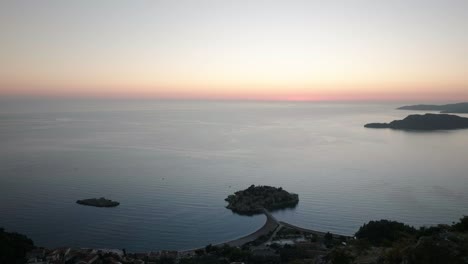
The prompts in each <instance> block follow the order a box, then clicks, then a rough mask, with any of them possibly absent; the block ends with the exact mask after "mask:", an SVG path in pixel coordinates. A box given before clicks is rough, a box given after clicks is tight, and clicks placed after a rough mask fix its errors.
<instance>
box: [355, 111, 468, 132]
mask: <svg viewBox="0 0 468 264" xmlns="http://www.w3.org/2000/svg"><path fill="white" fill-rule="evenodd" d="M364 127H367V128H391V129H399V130H426V131H430V130H451V129H462V128H468V118H465V117H460V116H456V115H448V114H425V115H409V116H407V117H406V118H405V119H403V120H394V121H392V122H390V123H369V124H366V125H365V126H364Z"/></svg>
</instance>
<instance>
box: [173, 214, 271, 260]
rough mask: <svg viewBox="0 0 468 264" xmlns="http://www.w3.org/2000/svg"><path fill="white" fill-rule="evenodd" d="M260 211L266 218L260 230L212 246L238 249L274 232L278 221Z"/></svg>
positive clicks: (185, 251) (183, 252)
mask: <svg viewBox="0 0 468 264" xmlns="http://www.w3.org/2000/svg"><path fill="white" fill-rule="evenodd" d="M262 211H263V214H264V215H265V216H266V221H265V224H263V226H262V227H260V229H258V230H257V231H255V232H253V233H251V234H249V235H246V236H243V237H240V238H237V239H234V240H231V241H227V242H222V243H219V244H216V245H214V246H222V245H229V246H231V247H240V246H242V245H244V244H246V243H249V242H252V241H255V240H256V239H258V238H259V237H261V236H266V235H268V234H269V233H270V232H273V231H275V229H276V228H277V227H278V226H279V225H280V224H279V222H278V220H276V218H275V217H274V216H273V215H271V214H270V212H268V211H267V210H265V209H262ZM200 249H203V248H200ZM196 250H197V249H190V250H183V251H180V253H182V254H190V253H195V251H196Z"/></svg>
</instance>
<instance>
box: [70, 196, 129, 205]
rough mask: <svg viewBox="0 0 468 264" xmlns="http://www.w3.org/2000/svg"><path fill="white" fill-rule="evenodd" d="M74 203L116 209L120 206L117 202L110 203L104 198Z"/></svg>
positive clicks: (110, 201)
mask: <svg viewBox="0 0 468 264" xmlns="http://www.w3.org/2000/svg"><path fill="white" fill-rule="evenodd" d="M76 203H77V204H81V205H88V206H95V207H116V206H118V205H120V203H119V202H116V201H112V200H109V199H106V198H104V197H101V198H91V199H83V200H78V201H76Z"/></svg>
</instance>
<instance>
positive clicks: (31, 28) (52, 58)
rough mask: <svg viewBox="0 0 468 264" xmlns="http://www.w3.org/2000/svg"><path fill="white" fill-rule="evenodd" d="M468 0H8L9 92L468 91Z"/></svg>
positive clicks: (5, 72)
mask: <svg viewBox="0 0 468 264" xmlns="http://www.w3.org/2000/svg"><path fill="white" fill-rule="evenodd" d="M467 14H468V1H466V0H460V1H449V0H440V1H430V0H425V1H422V0H421V1H417V0H398V1H397V0H395V1H376V0H369V1H364V0H361V1H351V0H342V1H312V0H309V1H295V0H288V1H267V0H265V1H254V0H249V1H247V0H245V1H243V0H236V1H234V0H233V1H223V0H212V1H203V0H199V1H195V0H187V1H181V0H179V1H175V0H167V1H115V0H112V1H95V0H90V1H85V0H83V1H46V0H43V1H21V0H12V1H7V0H2V1H1V2H0V33H1V34H0V38H1V48H0V96H66V97H74V96H90V97H109V98H114V97H118V98H120V97H123V98H126V97H128V98H175V99H178V98H181V99H190V98H196V99H259V100H263V99H264V100H468V15H467Z"/></svg>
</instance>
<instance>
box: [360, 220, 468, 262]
mask: <svg viewBox="0 0 468 264" xmlns="http://www.w3.org/2000/svg"><path fill="white" fill-rule="evenodd" d="M356 238H357V241H355V242H354V246H355V248H356V252H357V254H360V253H361V252H365V247H367V248H370V246H374V247H384V248H387V250H385V252H386V253H385V254H384V255H383V256H382V263H407V264H439V263H452V264H459V263H460V264H461V263H467V260H468V216H465V217H463V218H462V219H460V221H459V222H457V223H454V224H453V225H438V226H433V227H421V228H420V229H416V228H414V227H411V226H408V225H405V224H403V223H399V222H395V221H388V220H380V221H371V222H369V223H368V224H365V225H363V226H362V227H361V228H360V229H359V231H358V232H357V233H356ZM363 249H364V250H363Z"/></svg>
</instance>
